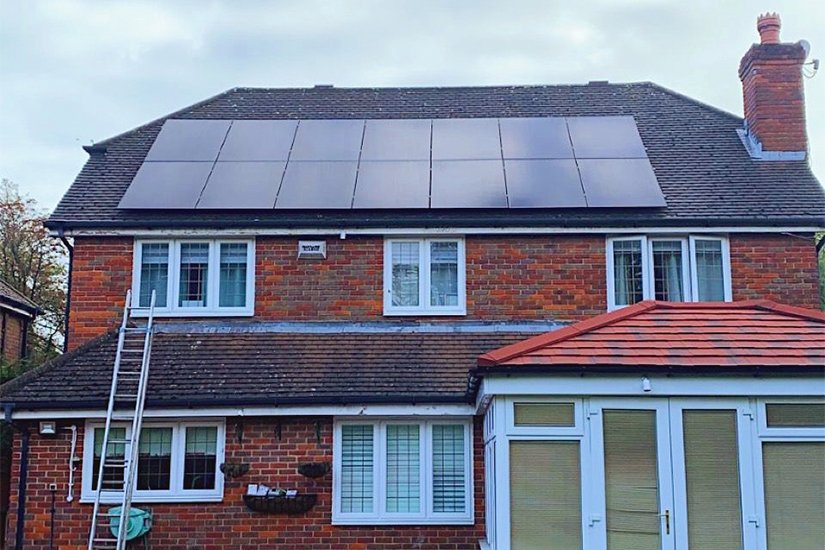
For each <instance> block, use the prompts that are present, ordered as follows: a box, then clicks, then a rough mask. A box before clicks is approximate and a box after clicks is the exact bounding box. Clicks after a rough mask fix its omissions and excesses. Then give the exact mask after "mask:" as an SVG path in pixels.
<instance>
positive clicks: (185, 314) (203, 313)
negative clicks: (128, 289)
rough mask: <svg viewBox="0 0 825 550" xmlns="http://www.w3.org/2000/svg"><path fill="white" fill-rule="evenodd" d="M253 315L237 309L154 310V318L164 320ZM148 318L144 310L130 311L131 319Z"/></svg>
mask: <svg viewBox="0 0 825 550" xmlns="http://www.w3.org/2000/svg"><path fill="white" fill-rule="evenodd" d="M254 315H255V310H253V309H244V310H237V309H230V310H227V311H222V310H219V309H218V310H215V309H208V310H198V309H189V310H177V311H169V310H160V311H159V310H157V309H156V310H155V317H164V318H172V317H180V318H192V317H252V316H254ZM148 316H149V313H148V312H147V311H146V310H139V311H134V310H133V311H132V317H135V318H146V317H148Z"/></svg>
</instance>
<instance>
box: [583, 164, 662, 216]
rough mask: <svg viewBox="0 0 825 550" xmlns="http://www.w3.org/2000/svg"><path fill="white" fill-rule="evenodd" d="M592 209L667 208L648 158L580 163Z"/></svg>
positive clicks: (588, 200) (589, 204)
mask: <svg viewBox="0 0 825 550" xmlns="http://www.w3.org/2000/svg"><path fill="white" fill-rule="evenodd" d="M578 164H579V171H580V172H581V177H582V185H584V191H585V194H586V195H587V205H588V206H590V207H614V208H616V207H634V206H646V207H653V206H667V203H665V197H664V195H663V194H662V190H661V189H660V188H659V184H658V182H657V181H656V175H655V174H654V173H653V167H652V166H651V165H650V161H648V160H647V159H584V160H579V161H578Z"/></svg>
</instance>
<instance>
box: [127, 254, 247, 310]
mask: <svg viewBox="0 0 825 550" xmlns="http://www.w3.org/2000/svg"><path fill="white" fill-rule="evenodd" d="M254 262H255V250H254V243H253V242H252V241H238V240H232V241H229V240H226V241H224V240H214V241H213V240H209V241H204V240H169V241H138V242H137V243H136V244H135V269H134V289H133V290H132V295H133V296H134V297H135V302H136V303H135V305H136V306H139V307H148V306H149V302H150V300H151V296H152V290H154V291H155V312H156V314H158V315H180V316H203V315H251V314H252V312H253V300H254V288H253V286H254V265H255V264H254ZM135 313H136V314H138V312H135Z"/></svg>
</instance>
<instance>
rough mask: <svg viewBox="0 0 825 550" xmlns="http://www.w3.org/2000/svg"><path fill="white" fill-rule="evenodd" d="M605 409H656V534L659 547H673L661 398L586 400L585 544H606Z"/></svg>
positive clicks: (665, 409)
mask: <svg viewBox="0 0 825 550" xmlns="http://www.w3.org/2000/svg"><path fill="white" fill-rule="evenodd" d="M605 409H609V410H643V411H654V412H655V413H656V446H657V449H656V463H657V466H658V478H659V479H658V483H659V534H660V540H661V544H662V545H661V549H662V550H675V539H676V528H675V527H676V524H675V517H674V515H673V509H674V506H673V503H674V501H673V479H672V469H671V464H672V462H671V453H670V447H671V443H670V421H669V415H670V410H669V405H668V400H667V399H665V398H651V399H644V400H642V399H626V398H605V399H592V400H590V401H589V403H588V413H587V416H588V419H589V421H590V452H591V459H590V466H591V470H590V471H591V475H590V476H589V478H590V479H589V481H588V483H587V487H588V493H589V495H590V498H589V499H588V500H589V501H590V510H587V511H586V513H585V516H586V517H587V518H588V521H587V525H588V529H587V530H588V531H590V536H589V537H588V538H589V539H590V541H591V544H592V546H590V547H589V548H598V549H603V548H607V511H606V508H607V505H606V495H605V471H604V431H603V428H604V415H603V411H604V410H605Z"/></svg>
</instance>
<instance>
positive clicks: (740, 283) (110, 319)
mask: <svg viewBox="0 0 825 550" xmlns="http://www.w3.org/2000/svg"><path fill="white" fill-rule="evenodd" d="M297 243H298V238H297V237H296V238H292V237H289V238H287V237H260V238H258V239H257V241H256V252H257V258H256V282H255V293H256V305H255V318H256V319H259V320H267V321H342V320H348V321H394V320H398V319H410V318H409V317H385V316H384V315H383V267H382V264H383V239H382V238H381V237H353V236H350V237H348V238H347V239H346V240H340V239H337V238H328V239H327V259H326V260H304V259H301V260H299V259H298V258H297V257H296V256H297V253H296V252H297ZM466 258H467V315H466V316H463V317H459V319H464V320H474V321H487V320H513V319H518V320H530V319H557V320H563V321H575V320H581V319H584V318H586V317H589V316H592V315H596V314H598V313H602V312H604V311H605V309H606V307H607V306H606V292H607V291H606V282H605V279H606V274H605V269H606V265H605V264H606V260H605V237H604V236H603V235H588V236H560V235H534V236H530V235H520V236H469V237H467V238H466ZM731 260H732V261H731V263H732V276H733V296H734V299H735V300H742V299H749V298H767V299H772V300H776V301H779V302H783V303H787V304H790V305H797V306H803V307H818V304H819V294H818V292H819V291H818V286H817V284H818V283H817V281H818V273H817V263H816V255H815V251H814V246H813V240H812V236H810V235H802V236H790V235H777V234H736V235H733V236H732V237H731ZM131 273H132V241H131V239H128V238H99V239H87V238H83V239H77V241H76V243H75V261H74V269H73V276H74V279H73V288H72V309H71V321H70V340H69V342H70V347H71V348H72V349H74V348H76V347H77V346H79V345H80V344H82V343H83V342H86V341H88V340H89V339H91V338H93V337H95V336H98V335H99V334H102V333H103V332H105V331H106V330H108V329H109V328H111V327H114V326H115V325H117V323H118V322H119V319H120V315H121V312H122V307H123V297H124V296H125V294H126V291H127V290H128V288H129V285H130V282H131ZM413 319H422V318H421V317H414V318H413ZM455 319H456V317H432V318H429V319H428V320H432V321H449V320H455Z"/></svg>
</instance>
